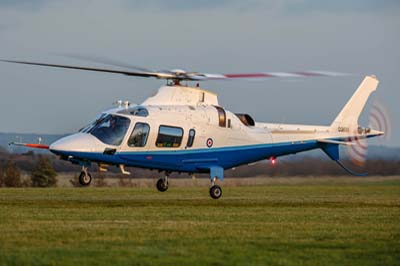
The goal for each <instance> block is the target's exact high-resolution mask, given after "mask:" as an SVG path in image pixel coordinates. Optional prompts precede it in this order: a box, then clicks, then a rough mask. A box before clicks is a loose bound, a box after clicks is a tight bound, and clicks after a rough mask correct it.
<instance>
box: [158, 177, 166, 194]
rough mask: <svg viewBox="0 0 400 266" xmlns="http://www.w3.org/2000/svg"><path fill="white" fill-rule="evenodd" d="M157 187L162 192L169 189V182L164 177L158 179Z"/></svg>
mask: <svg viewBox="0 0 400 266" xmlns="http://www.w3.org/2000/svg"><path fill="white" fill-rule="evenodd" d="M157 189H158V191H160V192H164V191H167V189H168V182H166V181H165V179H164V178H160V179H158V181H157Z"/></svg>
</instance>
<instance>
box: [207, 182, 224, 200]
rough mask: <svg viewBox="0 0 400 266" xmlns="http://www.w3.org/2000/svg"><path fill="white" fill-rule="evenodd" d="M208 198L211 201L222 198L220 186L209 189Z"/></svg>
mask: <svg viewBox="0 0 400 266" xmlns="http://www.w3.org/2000/svg"><path fill="white" fill-rule="evenodd" d="M210 196H211V198H213V199H219V198H220V197H221V196H222V189H221V187H220V186H217V185H214V186H212V187H211V188H210Z"/></svg>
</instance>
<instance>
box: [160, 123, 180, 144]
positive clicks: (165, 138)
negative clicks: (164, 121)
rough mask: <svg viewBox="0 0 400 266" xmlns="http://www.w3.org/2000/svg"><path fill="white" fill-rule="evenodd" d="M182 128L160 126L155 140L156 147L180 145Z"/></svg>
mask: <svg viewBox="0 0 400 266" xmlns="http://www.w3.org/2000/svg"><path fill="white" fill-rule="evenodd" d="M182 137H183V129H182V128H180V127H171V126H160V128H159V130H158V136H157V140H156V146H157V147H158V148H178V147H179V146H180V145H181V142H182Z"/></svg>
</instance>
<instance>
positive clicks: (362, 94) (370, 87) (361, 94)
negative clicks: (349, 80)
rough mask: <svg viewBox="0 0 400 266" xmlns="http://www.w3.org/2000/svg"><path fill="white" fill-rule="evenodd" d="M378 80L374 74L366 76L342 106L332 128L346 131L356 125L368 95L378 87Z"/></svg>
mask: <svg viewBox="0 0 400 266" xmlns="http://www.w3.org/2000/svg"><path fill="white" fill-rule="evenodd" d="M378 83H379V81H378V80H377V78H376V77H375V76H366V77H365V78H364V80H363V81H362V82H361V84H360V86H359V87H358V89H357V90H356V92H355V93H354V94H353V96H352V97H351V98H350V100H349V101H348V102H347V103H346V105H345V106H344V107H343V109H342V111H341V112H340V113H339V115H338V116H337V117H336V119H335V120H334V121H333V123H332V124H331V127H332V128H337V129H338V130H339V131H341V130H340V128H341V129H344V130H343V131H348V130H349V129H350V128H352V127H354V126H355V127H357V126H358V117H359V116H360V114H361V112H362V110H363V109H364V106H365V104H366V103H367V100H368V97H369V96H370V95H371V93H372V92H373V91H375V90H376V87H378Z"/></svg>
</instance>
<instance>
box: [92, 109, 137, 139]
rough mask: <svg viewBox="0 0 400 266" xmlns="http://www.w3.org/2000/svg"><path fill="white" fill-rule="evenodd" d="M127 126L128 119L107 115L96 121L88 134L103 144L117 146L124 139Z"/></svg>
mask: <svg viewBox="0 0 400 266" xmlns="http://www.w3.org/2000/svg"><path fill="white" fill-rule="evenodd" d="M129 124H130V120H129V118H126V117H123V116H118V115H107V116H105V117H103V118H102V119H100V120H97V122H96V124H95V125H94V126H93V127H92V128H91V129H90V130H89V131H88V133H90V134H92V135H93V136H95V137H96V138H98V139H99V140H100V141H101V142H103V143H105V144H109V145H114V146H118V145H120V144H121V142H122V140H123V138H124V137H125V134H126V132H127V130H128V128H129Z"/></svg>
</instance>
